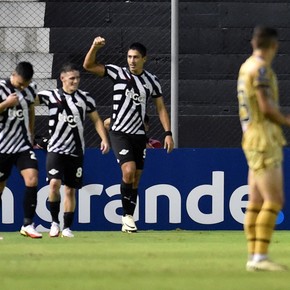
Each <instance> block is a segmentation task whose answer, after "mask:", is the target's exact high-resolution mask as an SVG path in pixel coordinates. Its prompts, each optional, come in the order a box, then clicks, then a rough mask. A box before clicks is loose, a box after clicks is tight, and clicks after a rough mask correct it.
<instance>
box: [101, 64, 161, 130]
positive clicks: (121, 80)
mask: <svg viewBox="0 0 290 290" xmlns="http://www.w3.org/2000/svg"><path fill="white" fill-rule="evenodd" d="M105 67H106V74H107V76H109V77H110V78H111V80H112V81H113V83H114V86H113V90H114V95H113V105H112V118H111V129H112V130H113V131H119V132H123V133H127V134H145V128H144V118H145V114H146V108H147V102H148V99H149V97H152V98H158V97H161V96H162V90H161V85H160V83H159V80H158V79H157V77H156V76H155V75H153V74H151V73H149V72H147V71H145V70H144V71H143V73H142V74H141V75H134V74H132V73H131V72H130V71H129V70H128V69H127V68H125V67H123V68H121V67H119V66H116V65H111V64H108V65H106V66H105Z"/></svg>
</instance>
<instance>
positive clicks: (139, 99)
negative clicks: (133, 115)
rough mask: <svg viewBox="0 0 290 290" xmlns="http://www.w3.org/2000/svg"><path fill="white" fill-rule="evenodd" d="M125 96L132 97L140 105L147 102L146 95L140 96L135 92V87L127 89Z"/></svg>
mask: <svg viewBox="0 0 290 290" xmlns="http://www.w3.org/2000/svg"><path fill="white" fill-rule="evenodd" d="M125 96H126V97H128V98H131V99H132V100H133V102H134V104H135V105H140V104H141V103H145V97H143V96H139V95H138V94H136V93H135V91H134V89H133V88H132V89H131V90H129V89H126V91H125Z"/></svg>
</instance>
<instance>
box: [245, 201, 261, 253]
mask: <svg viewBox="0 0 290 290" xmlns="http://www.w3.org/2000/svg"><path fill="white" fill-rule="evenodd" d="M261 207H262V206H261V205H259V204H255V203H250V202H249V203H248V206H247V210H246V214H245V221H244V232H245V234H246V238H247V246H248V254H249V256H252V255H253V254H254V252H255V242H256V219H257V216H258V214H259V212H260V210H261Z"/></svg>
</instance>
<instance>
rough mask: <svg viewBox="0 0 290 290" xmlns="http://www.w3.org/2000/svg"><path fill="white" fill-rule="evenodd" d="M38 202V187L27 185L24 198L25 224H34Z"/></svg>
mask: <svg viewBox="0 0 290 290" xmlns="http://www.w3.org/2000/svg"><path fill="white" fill-rule="evenodd" d="M36 204H37V187H36V186H33V187H28V186H26V189H25V193H24V200H23V208H24V223H23V225H24V226H27V225H30V224H32V221H33V217H34V215H35V210H36Z"/></svg>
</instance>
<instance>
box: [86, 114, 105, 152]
mask: <svg viewBox="0 0 290 290" xmlns="http://www.w3.org/2000/svg"><path fill="white" fill-rule="evenodd" d="M89 116H90V118H91V120H92V122H93V123H94V125H95V129H96V131H97V132H98V134H99V136H100V138H101V139H102V141H101V148H100V149H101V151H102V153H103V154H105V153H108V152H109V150H110V145H109V140H108V137H107V132H106V129H105V127H104V125H103V121H102V119H101V117H100V115H99V114H98V112H97V111H94V112H92V113H90V114H89Z"/></svg>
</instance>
